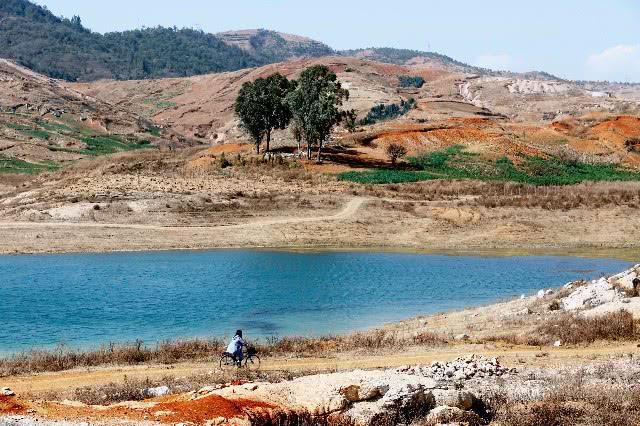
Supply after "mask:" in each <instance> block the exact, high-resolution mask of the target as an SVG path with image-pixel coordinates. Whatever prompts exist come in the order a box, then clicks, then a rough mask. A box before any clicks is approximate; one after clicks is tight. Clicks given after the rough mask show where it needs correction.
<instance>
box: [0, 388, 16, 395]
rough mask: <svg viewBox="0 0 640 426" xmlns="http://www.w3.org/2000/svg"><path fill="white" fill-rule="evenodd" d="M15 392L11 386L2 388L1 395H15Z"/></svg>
mask: <svg viewBox="0 0 640 426" xmlns="http://www.w3.org/2000/svg"><path fill="white" fill-rule="evenodd" d="M15 394H16V393H15V392H14V391H12V390H11V389H9V388H2V389H0V395H2V396H15Z"/></svg>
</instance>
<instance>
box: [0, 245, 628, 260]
mask: <svg viewBox="0 0 640 426" xmlns="http://www.w3.org/2000/svg"><path fill="white" fill-rule="evenodd" d="M218 251H258V252H260V251H262V252H270V251H271V252H289V253H397V254H421V255H430V256H465V257H544V256H554V257H580V258H610V259H619V260H628V261H631V262H634V261H640V245H638V246H637V247H593V246H568V247H562V246H553V247H540V246H531V247H493V248H416V247H411V246H380V245H367V246H349V245H326V246H324V245H301V246H279V245H273V246H268V245H265V246H250V245H247V246H243V245H228V246H215V245H213V246H211V247H175V248H154V247H144V248H140V249H127V248H123V249H120V248H113V249H106V250H105V249H95V250H92V249H84V250H31V251H29V250H24V251H22V250H15V251H12V252H8V251H7V252H2V251H0V257H12V256H42V255H51V256H56V255H85V254H87V255H99V254H122V253H171V252H193V253H198V252H218Z"/></svg>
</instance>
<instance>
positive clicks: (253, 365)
mask: <svg viewBox="0 0 640 426" xmlns="http://www.w3.org/2000/svg"><path fill="white" fill-rule="evenodd" d="M244 366H245V367H246V368H250V369H259V368H260V357H259V356H258V355H250V356H248V357H247V358H246V359H245V360H244Z"/></svg>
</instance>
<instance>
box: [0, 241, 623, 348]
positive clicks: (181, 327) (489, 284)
mask: <svg viewBox="0 0 640 426" xmlns="http://www.w3.org/2000/svg"><path fill="white" fill-rule="evenodd" d="M630 265H631V262H629V261H625V260H616V259H601V258H599V259H589V258H577V257H560V256H529V257H526V256H525V257H519V256H513V257H486V256H483V257H479V256H440V255H425V254H400V253H360V252H357V253H350V252H310V253H298V252H278V251H273V252H272V251H241V250H229V251H207V252H141V253H113V254H66V255H24V256H4V257H0V277H1V278H0V323H1V326H0V353H4V354H7V353H12V352H17V351H23V350H29V349H32V348H45V347H46V348H51V347H54V346H56V345H57V344H59V343H64V344H67V345H69V346H72V347H95V346H97V345H100V344H104V343H108V342H112V341H113V342H125V341H132V340H135V339H142V340H144V341H145V342H146V343H153V342H156V341H160V340H163V339H172V338H182V337H209V336H216V337H222V336H228V335H229V334H231V333H232V332H233V331H234V330H235V329H237V328H242V329H244V330H245V333H246V334H247V335H248V336H250V337H254V338H255V337H267V336H285V335H320V334H332V333H345V332H349V331H352V330H358V329H364V328H368V327H372V326H376V325H381V324H383V323H385V322H390V321H396V320H400V319H403V318H408V317H411V316H414V315H419V314H428V313H434V312H438V311H444V310H450V309H456V308H462V307H466V306H470V305H479V304H485V303H489V302H493V301H496V300H500V299H504V298H508V297H513V296H518V295H520V294H522V293H529V294H530V293H533V292H536V291H538V290H539V289H541V288H549V287H556V286H560V285H562V284H564V283H566V282H568V281H572V280H575V279H580V278H597V277H599V276H602V275H604V274H610V273H614V272H618V271H622V270H623V269H626V268H628V267H629V266H630Z"/></svg>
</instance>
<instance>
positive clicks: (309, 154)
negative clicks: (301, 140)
mask: <svg viewBox="0 0 640 426" xmlns="http://www.w3.org/2000/svg"><path fill="white" fill-rule="evenodd" d="M307 160H311V142H308V141H307Z"/></svg>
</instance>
